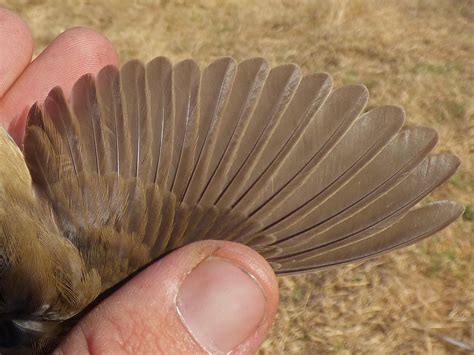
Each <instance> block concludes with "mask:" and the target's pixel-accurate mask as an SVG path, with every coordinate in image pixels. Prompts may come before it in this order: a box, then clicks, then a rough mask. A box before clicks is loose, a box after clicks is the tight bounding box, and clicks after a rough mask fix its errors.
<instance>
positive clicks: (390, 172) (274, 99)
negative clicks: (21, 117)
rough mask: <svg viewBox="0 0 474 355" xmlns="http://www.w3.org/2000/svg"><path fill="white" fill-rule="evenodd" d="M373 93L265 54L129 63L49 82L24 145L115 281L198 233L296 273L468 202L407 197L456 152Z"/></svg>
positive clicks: (35, 172) (434, 222)
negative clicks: (62, 83) (67, 93)
mask: <svg viewBox="0 0 474 355" xmlns="http://www.w3.org/2000/svg"><path fill="white" fill-rule="evenodd" d="M367 101H368V92H367V89H366V88H365V87H364V86H361V85H349V86H344V87H342V88H339V89H336V90H332V79H331V77H330V76H329V75H328V74H325V73H319V74H310V75H303V74H302V73H301V70H300V69H299V68H298V67H297V66H296V65H293V64H287V65H281V66H276V67H274V68H270V66H269V64H268V62H266V61H265V60H264V59H262V58H251V59H247V60H244V61H242V62H240V63H236V61H235V60H233V59H232V58H221V59H218V60H216V61H214V62H213V63H211V64H210V65H208V66H207V67H205V68H204V69H203V70H201V69H200V67H199V66H198V65H197V63H196V62H194V61H192V60H185V61H182V62H179V63H177V64H174V65H173V64H172V63H171V62H170V61H169V60H168V59H166V58H163V57H159V58H156V59H154V60H152V61H151V62H149V63H148V64H146V65H144V64H142V63H141V62H139V61H131V62H128V63H126V64H125V65H124V66H123V67H122V68H121V69H117V68H115V67H113V66H108V67H105V68H104V69H102V70H101V71H100V72H99V74H98V75H97V77H95V78H94V77H92V76H91V75H86V76H84V77H82V78H81V79H80V80H79V81H78V82H77V83H76V84H75V86H74V88H73V90H72V96H71V100H70V102H69V103H68V102H67V101H66V99H65V97H64V95H63V93H62V91H61V89H60V88H55V89H53V90H52V92H51V93H50V94H49V96H48V98H47V99H46V101H45V103H44V105H42V106H41V107H40V106H35V107H34V108H33V109H32V110H31V111H30V115H29V122H28V127H27V132H26V137H25V156H26V161H27V164H28V168H29V170H30V172H31V175H32V177H33V182H34V183H35V184H36V185H37V186H38V188H39V189H40V190H41V191H43V192H44V193H45V194H46V196H47V197H48V198H49V200H50V201H51V203H52V205H53V209H54V211H55V213H56V214H57V215H58V216H59V221H60V222H59V223H60V228H61V229H62V230H64V231H66V233H67V234H68V235H69V237H68V238H69V239H70V240H71V241H72V242H73V244H74V245H76V246H77V247H78V248H79V249H80V250H81V253H82V254H83V255H84V258H85V260H86V263H87V265H89V266H90V267H91V268H95V269H97V270H99V274H100V275H102V277H103V279H107V286H110V285H112V284H114V283H116V282H118V281H120V279H122V278H124V277H125V276H127V275H128V274H129V273H130V272H132V271H134V270H136V269H137V268H139V267H140V266H143V265H144V264H146V263H147V262H149V261H151V260H154V259H156V258H158V257H160V256H161V255H163V254H164V253H166V252H168V251H170V250H173V249H175V248H177V247H180V246H182V245H184V244H187V243H190V242H192V241H196V240H200V239H223V240H232V241H237V242H241V243H244V244H246V245H248V246H250V247H253V248H254V249H256V250H257V251H259V252H260V253H261V254H262V255H264V256H265V257H266V258H267V259H268V260H269V261H270V262H271V263H272V265H273V266H274V268H275V270H276V272H277V273H280V274H287V273H294V272H303V271H309V270H314V269H320V268H327V267H330V266H335V265H338V264H341V263H346V262H350V261H354V260H360V259H363V258H368V257H373V256H376V255H379V254H381V253H384V252H387V251H390V250H393V249H396V248H399V247H401V246H405V245H409V244H411V243H413V242H416V241H417V240H419V239H421V238H423V237H426V236H428V235H431V234H432V233H435V232H436V231H438V230H439V229H441V228H443V227H444V226H446V225H448V224H449V223H451V222H452V221H453V220H454V219H455V218H457V217H458V216H459V215H460V214H461V213H462V207H461V206H460V205H459V204H456V203H454V202H451V201H439V202H436V203H434V204H430V205H428V206H426V207H421V208H417V209H414V210H413V209H412V207H413V206H414V205H415V204H417V203H418V202H419V201H420V200H421V199H422V198H424V197H425V196H426V195H427V194H429V193H430V192H431V191H432V190H433V189H434V188H436V187H437V186H438V185H440V184H441V183H443V182H444V181H445V180H446V179H447V178H449V176H451V175H452V174H453V173H454V171H455V170H456V168H457V166H458V165H459V161H458V159H457V158H456V157H454V156H453V155H450V154H447V153H446V154H438V155H429V152H430V151H431V150H432V148H433V147H434V145H435V143H436V139H437V137H436V133H435V132H434V131H433V130H431V129H427V128H409V129H405V130H401V128H402V126H403V123H404V112H403V110H402V109H400V108H398V107H395V106H383V107H379V108H375V109H372V110H370V111H368V112H364V109H365V106H366V104H367ZM400 130H401V131H400ZM45 167H47V168H45ZM104 255H106V256H107V257H103V256H104Z"/></svg>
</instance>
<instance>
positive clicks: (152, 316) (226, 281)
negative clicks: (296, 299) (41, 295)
mask: <svg viewBox="0 0 474 355" xmlns="http://www.w3.org/2000/svg"><path fill="white" fill-rule="evenodd" d="M277 304H278V286H277V282H276V278H275V275H274V273H273V271H272V269H271V267H270V266H269V265H268V264H267V262H266V261H265V260H264V259H263V258H262V257H261V256H260V255H259V254H258V253H256V252H255V251H253V250H252V249H250V248H248V247H246V246H244V245H241V244H236V243H231V242H225V241H202V242H197V243H194V244H190V245H188V246H186V247H183V248H181V249H179V250H177V251H175V252H173V253H171V254H169V255H167V256H166V257H165V258H163V259H161V260H160V261H159V262H157V263H155V264H153V265H152V266H150V267H148V268H147V269H145V270H144V271H143V272H141V273H140V274H138V275H137V276H135V277H134V278H133V279H132V280H130V281H129V282H128V283H126V284H125V285H124V286H123V287H122V288H120V289H119V290H118V291H117V292H115V293H114V294H112V296H110V297H108V298H107V299H106V300H105V301H104V302H102V303H101V304H99V305H98V306H97V307H96V308H95V309H93V310H92V311H91V312H90V313H89V314H88V315H87V316H86V317H84V318H83V319H82V320H81V322H79V324H78V325H77V326H76V327H75V328H74V329H73V330H72V331H71V333H70V334H69V335H68V336H67V338H66V339H65V340H64V342H63V343H62V344H61V345H60V346H59V348H58V349H57V350H56V353H57V354H83V353H93V354H121V353H127V354H130V353H132V354H139V353H147V354H151V353H152V354H157V353H191V354H196V353H209V352H210V353H228V352H230V351H233V353H253V352H255V351H257V350H258V348H259V346H260V345H261V343H262V342H263V340H264V339H265V336H266V334H267V332H268V331H269V330H270V327H271V325H272V323H273V320H274V318H275V313H276V308H277Z"/></svg>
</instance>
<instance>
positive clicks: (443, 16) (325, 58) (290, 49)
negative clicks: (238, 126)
mask: <svg viewBox="0 0 474 355" xmlns="http://www.w3.org/2000/svg"><path fill="white" fill-rule="evenodd" d="M5 5H6V6H7V7H10V8H12V9H14V10H16V11H18V12H19V13H20V14H21V15H22V16H23V17H24V18H25V19H26V20H27V21H28V22H29V23H30V25H31V28H32V30H33V33H34V36H35V39H36V41H37V43H38V48H37V52H38V51H40V50H41V49H42V48H43V47H44V46H45V45H46V44H47V43H48V42H49V41H50V40H51V39H52V38H54V37H55V36H56V35H57V34H58V33H59V32H60V31H62V30H64V29H66V28H68V27H71V26H75V25H86V26H91V27H94V28H96V29H97V30H99V31H101V32H103V33H105V34H106V35H107V36H108V37H109V38H110V39H111V40H112V41H113V42H114V43H115V45H116V46H117V48H118V50H119V52H120V54H121V57H122V59H123V60H126V59H130V58H132V57H139V58H141V59H143V60H148V59H150V58H152V57H154V56H157V55H166V56H169V57H171V58H173V59H175V60H177V59H181V58H185V57H190V56H192V57H195V58H197V59H198V60H200V61H201V62H208V61H210V60H211V59H212V58H215V57H218V56H222V55H232V56H234V57H236V58H237V59H242V58H244V57H248V56H251V55H261V56H265V57H267V58H269V59H271V60H272V61H273V62H274V63H283V62H295V63H298V64H299V65H300V66H301V67H302V68H303V69H304V70H305V71H307V72H309V71H327V72H330V73H332V74H333V76H334V78H335V82H336V85H341V84H346V83H355V82H362V83H365V84H366V85H367V86H368V87H369V89H370V91H371V95H372V96H371V101H370V105H371V106H374V105H380V104H382V103H391V104H398V105H400V106H402V107H404V108H405V109H406V112H407V117H408V124H409V125H429V126H432V127H434V128H436V129H437V130H438V132H439V133H440V145H439V148H438V150H441V151H445V150H449V151H452V152H454V153H455V154H457V155H458V156H459V157H460V158H461V160H462V163H463V164H462V167H461V168H460V169H459V171H458V173H457V174H456V175H455V176H454V177H453V178H452V179H451V180H450V183H448V184H447V185H446V186H444V187H443V188H441V189H440V190H439V191H437V193H436V194H435V195H436V197H448V196H452V197H454V198H456V199H457V200H459V201H461V202H463V203H465V204H466V205H470V212H468V213H466V215H465V219H463V220H459V221H458V222H457V223H456V224H455V225H453V226H451V227H450V228H449V229H448V230H446V231H444V232H442V233H440V234H438V236H436V237H435V238H432V239H430V240H428V241H425V242H423V243H421V244H418V245H417V246H415V247H412V248H409V249H408V250H404V251H401V252H397V253H395V254H393V255H389V256H386V257H382V258H379V259H376V260H373V261H369V262H365V263H363V264H361V265H359V266H347V267H344V268H341V269H338V270H334V271H327V272H322V273H318V274H312V275H307V276H300V277H288V278H284V279H281V280H280V283H281V295H282V302H281V307H280V312H279V316H278V321H277V323H276V325H275V327H274V330H273V332H272V334H271V337H270V338H269V339H268V340H267V341H266V342H265V344H264V346H263V349H262V353H265V354H266V353H268V354H273V353H301V354H309V353H342V354H346V353H378V354H380V353H415V354H426V353H428V354H448V353H449V354H452V353H456V352H459V351H460V350H459V349H458V348H456V347H452V346H450V345H448V344H447V343H445V342H443V341H440V340H438V338H437V337H436V336H435V334H438V335H447V336H451V337H453V338H457V339H463V340H465V341H471V342H473V339H474V274H473V273H472V269H473V267H474V258H473V243H474V240H473V238H474V236H473V235H474V233H473V229H474V222H473V219H474V216H473V215H474V207H473V203H474V198H473V190H474V171H473V170H474V167H473V164H474V159H473V154H474V101H473V97H474V92H473V91H474V60H473V58H474V40H473V38H474V26H473V23H474V4H473V3H472V1H470V0H458V1H444V0H433V1H430V0H418V1H409V0H404V1H362V0H352V1H349V0H341V1H334V2H331V1H325V0H319V1H309V0H306V1H305V0H303V1H290V0H286V1H283V0H281V1H270V0H260V1H258V2H256V1H255V2H252V1H240V0H233V1H226V2H223V1H218V0H202V1H197V2H191V1H189V2H187V1H162V2H161V3H160V2H157V1H134V2H130V3H128V2H123V1H104V2H102V3H101V4H100V5H99V4H95V3H94V2H92V1H90V0H80V1H73V0H48V1H38V0H34V1H21V0H20V1H18V0H7V1H6V4H5Z"/></svg>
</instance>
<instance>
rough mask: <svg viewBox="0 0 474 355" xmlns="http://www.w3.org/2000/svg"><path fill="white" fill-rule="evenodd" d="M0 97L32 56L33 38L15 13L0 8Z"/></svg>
mask: <svg viewBox="0 0 474 355" xmlns="http://www.w3.org/2000/svg"><path fill="white" fill-rule="evenodd" d="M0 46H1V51H2V52H3V53H8V55H1V56H0V97H2V96H3V94H5V92H6V91H7V90H8V88H9V87H10V86H11V85H12V84H13V83H14V82H15V80H16V78H17V77H18V76H19V75H20V74H21V72H22V71H23V70H24V69H25V67H26V66H27V65H28V64H29V63H30V61H31V57H32V55H33V37H32V34H31V31H30V29H29V28H28V26H27V24H26V23H25V22H24V21H23V20H22V19H21V17H19V16H18V15H17V14H16V13H14V12H12V11H10V10H7V9H5V8H1V7H0Z"/></svg>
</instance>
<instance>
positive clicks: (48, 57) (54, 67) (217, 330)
mask: <svg viewBox="0 0 474 355" xmlns="http://www.w3.org/2000/svg"><path fill="white" fill-rule="evenodd" d="M32 51H33V41H32V36H31V33H30V32H29V30H28V28H27V27H26V25H25V24H24V23H23V22H22V21H21V19H19V18H18V17H17V16H16V15H15V14H13V13H11V12H9V11H7V10H4V9H0V53H1V55H0V122H1V123H2V124H3V125H4V126H5V127H7V128H8V130H9V132H10V134H11V135H12V136H13V137H14V138H15V140H16V141H17V142H21V141H22V138H23V134H24V127H25V121H26V115H27V112H28V109H29V107H30V106H31V105H32V104H33V103H34V102H36V101H39V102H41V101H42V100H43V99H44V98H45V97H46V95H47V93H48V92H49V90H50V89H51V88H53V87H54V86H57V85H59V86H61V87H62V88H63V90H64V92H65V93H66V95H67V94H68V93H69V92H70V89H71V87H72V85H73V84H74V82H75V81H76V80H77V79H78V78H79V77H80V76H81V75H82V74H85V73H96V72H98V71H99V70H100V69H101V68H102V67H103V66H105V65H107V64H117V63H118V57H117V54H116V52H115V50H114V48H113V47H112V45H111V44H110V42H109V41H108V40H107V39H105V38H104V37H103V36H101V35H99V34H98V33H96V32H94V31H93V30H90V29H86V28H74V29H71V30H68V31H66V32H64V33H63V34H61V35H60V36H59V37H58V38H56V39H55V40H54V41H53V42H52V43H51V44H50V45H49V46H48V47H47V48H46V49H45V50H44V51H43V53H41V54H40V55H39V56H38V57H37V58H36V59H35V60H34V61H33V62H31V56H32ZM5 54H6V55H5ZM277 304H278V289H277V283H276V279H275V276H274V273H273V271H272V269H271V268H270V266H269V265H268V264H267V263H266V261H265V260H264V259H263V258H262V257H261V256H259V255H258V254H257V253H256V252H254V251H253V250H251V249H249V248H247V247H245V246H242V245H239V244H235V243H231V242H225V241H203V242H198V243H195V244H191V245H188V246H186V247H184V248H182V249H179V250H177V251H175V252H173V253H171V254H169V255H167V256H166V257H165V258H163V259H161V260H160V261H159V262H157V263H155V264H153V265H152V266H150V267H148V268H147V269H146V270H144V271H143V272H141V273H140V274H138V275H137V276H135V277H134V278H133V279H132V280H130V281H129V282H128V283H127V284H125V285H124V286H123V287H121V288H120V289H119V290H118V291H116V292H115V293H114V294H112V295H111V296H110V297H108V298H107V299H106V300H105V301H104V302H102V303H101V304H99V305H98V306H97V307H96V308H94V309H93V310H92V311H91V312H90V313H89V314H87V315H86V316H85V317H84V318H83V319H82V320H81V321H80V322H79V324H78V325H77V326H76V327H75V328H74V329H73V330H72V331H71V332H70V333H69V335H68V336H67V337H66V338H65V339H64V341H63V342H62V343H61V345H60V346H59V348H58V349H57V350H56V353H58V354H70V353H74V354H76V353H80V354H82V353H101V354H102V353H104V354H105V353H111V354H121V353H134V354H135V353H152V354H155V353H186V354H189V353H192V354H195V353H202V352H206V351H208V352H214V353H228V352H229V351H234V353H252V352H255V351H256V350H257V349H258V348H259V346H260V344H261V343H262V341H263V340H264V338H265V336H266V334H267V332H268V331H269V329H270V327H271V324H272V322H273V320H274V317H275V313H276V307H277Z"/></svg>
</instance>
